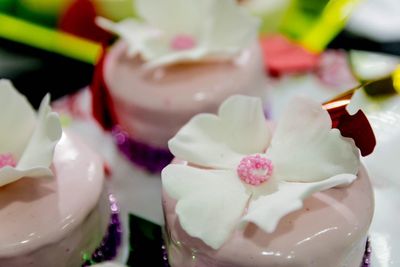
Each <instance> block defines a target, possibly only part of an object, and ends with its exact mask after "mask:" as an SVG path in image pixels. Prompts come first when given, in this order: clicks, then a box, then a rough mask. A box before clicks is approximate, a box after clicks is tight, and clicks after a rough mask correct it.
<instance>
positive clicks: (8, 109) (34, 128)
mask: <svg viewBox="0 0 400 267" xmlns="http://www.w3.org/2000/svg"><path fill="white" fill-rule="evenodd" d="M49 101H50V97H49V95H46V96H45V97H44V98H43V100H42V103H41V104H40V108H39V112H38V114H36V112H35V111H34V110H33V108H32V106H31V105H30V104H29V102H28V101H27V100H26V98H25V97H24V96H23V95H21V94H20V93H18V91H17V90H16V89H15V88H14V87H13V85H12V84H11V83H10V82H9V81H7V80H0V107H1V108H2V111H1V113H0V128H1V131H0V186H3V185H6V184H9V183H12V182H15V181H17V180H18V179H21V178H23V177H29V178H37V177H50V176H52V172H51V170H50V168H49V167H50V165H51V162H52V160H53V152H54V147H55V145H56V144H57V142H58V140H59V139H60V138H61V124H60V121H59V118H58V116H57V114H56V113H54V112H52V111H51V108H50V106H49Z"/></svg>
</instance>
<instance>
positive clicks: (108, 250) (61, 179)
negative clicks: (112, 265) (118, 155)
mask: <svg viewBox="0 0 400 267" xmlns="http://www.w3.org/2000/svg"><path fill="white" fill-rule="evenodd" d="M0 95H1V97H0V104H1V106H2V110H3V113H2V114H3V115H1V116H0V124H1V125H2V126H0V127H6V128H3V129H2V134H1V145H0V206H1V209H0V220H1V229H2V230H1V240H0V266H13V267H26V266H32V267H54V266H58V267H77V266H87V264H88V263H89V262H99V261H101V260H107V259H111V258H112V257H113V256H115V254H116V249H117V246H118V242H119V241H118V240H119V239H120V236H119V235H120V232H119V230H117V229H116V227H118V224H119V222H118V217H117V216H118V214H117V209H116V206H115V205H116V204H115V200H114V199H113V197H112V196H109V195H108V194H107V193H106V190H105V188H104V173H103V163H102V161H101V160H100V158H99V157H98V156H97V155H96V154H95V153H94V152H92V151H91V150H90V149H89V148H88V147H87V146H86V145H84V144H83V143H81V142H80V141H79V140H78V139H77V138H75V137H74V136H73V135H71V134H69V133H65V132H64V133H62V130H61V125H60V122H59V119H58V116H57V115H56V113H54V112H52V111H51V109H50V106H49V97H48V96H46V97H45V99H44V100H43V101H42V104H41V106H40V109H39V112H38V114H36V113H35V111H34V110H33V109H32V107H31V106H30V104H29V103H28V102H27V101H26V99H25V97H23V96H22V95H20V94H19V93H18V92H17V91H16V90H15V89H14V88H13V87H12V85H11V83H10V82H8V81H5V80H0ZM10 126H12V127H10ZM7 129H12V130H7ZM110 207H111V209H110ZM110 218H111V219H112V221H111V222H110ZM99 253H101V254H104V255H101V256H99Z"/></svg>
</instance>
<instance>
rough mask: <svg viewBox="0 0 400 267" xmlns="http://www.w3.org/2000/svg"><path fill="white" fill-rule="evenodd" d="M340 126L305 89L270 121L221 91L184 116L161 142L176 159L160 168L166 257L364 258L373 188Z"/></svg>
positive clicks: (256, 104) (333, 262)
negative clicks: (217, 100) (204, 109)
mask: <svg viewBox="0 0 400 267" xmlns="http://www.w3.org/2000/svg"><path fill="white" fill-rule="evenodd" d="M354 116H356V115H354ZM357 116H360V115H359V114H358V115H357ZM334 125H336V124H334ZM339 125H340V123H339ZM339 129H340V130H339ZM339 129H336V128H333V129H332V119H331V117H330V115H329V113H328V112H327V111H326V110H325V109H323V107H322V106H321V105H320V104H318V103H316V102H314V101H311V100H308V99H305V98H296V99H294V100H293V101H292V102H290V104H289V106H288V108H287V109H286V110H285V112H284V113H283V115H282V117H281V120H280V121H279V122H277V123H276V125H275V124H274V125H272V124H271V123H268V122H266V121H265V118H264V115H263V113H262V106H261V102H260V101H259V99H256V98H251V97H245V96H234V97H231V98H229V99H228V100H226V101H225V102H224V103H223V104H222V105H221V107H220V109H219V112H218V115H213V114H200V115H197V116H195V117H193V118H192V119H191V120H190V121H189V122H188V123H187V124H186V125H185V126H184V127H183V128H182V129H181V130H180V131H179V132H178V133H177V135H176V136H175V137H174V138H172V139H171V140H170V141H169V147H170V149H171V151H172V153H173V154H174V155H175V156H176V158H177V160H176V161H175V162H173V163H172V164H170V165H168V166H167V167H166V168H165V169H164V170H163V171H162V183H163V207H164V214H165V219H166V226H165V227H166V229H165V233H166V240H167V250H168V257H169V263H170V264H171V266H172V267H183V266H192V267H206V266H215V267H228V266H229V267H245V266H254V267H257V266H260V267H268V266H271V267H272V266H288V267H289V266H304V267H310V266H327V267H330V266H331V267H337V266H346V267H359V266H360V265H361V264H362V263H365V262H367V261H368V259H365V258H364V255H365V251H366V244H367V235H368V229H369V226H370V223H371V220H372V216H373V212H374V198H373V191H372V187H371V183H370V181H369V178H368V175H367V173H366V171H365V169H364V168H363V166H362V165H361V163H360V160H359V158H360V151H359V148H358V147H357V146H356V144H358V145H359V144H361V143H360V140H354V138H356V137H355V136H356V135H354V136H353V137H352V138H349V137H344V136H343V135H344V134H343V133H342V131H343V132H346V134H349V133H348V132H347V131H345V130H344V129H342V128H340V127H339ZM368 130H370V128H368ZM350 136H351V134H350ZM372 139H373V140H371V143H373V144H374V142H375V140H374V138H373V136H372ZM363 141H365V140H363ZM368 149H369V150H368V152H371V150H370V148H368ZM360 150H361V152H362V154H363V155H364V154H365V152H366V151H367V150H365V149H362V148H360ZM363 266H369V265H363Z"/></svg>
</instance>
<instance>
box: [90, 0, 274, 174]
mask: <svg viewBox="0 0 400 267" xmlns="http://www.w3.org/2000/svg"><path fill="white" fill-rule="evenodd" d="M136 10H137V12H138V14H139V17H141V19H142V20H134V19H126V20H123V21H121V22H118V23H114V22H111V21H109V20H106V19H104V18H99V19H98V24H99V25H100V26H102V27H103V28H105V29H108V30H110V31H111V32H114V33H116V34H118V35H119V36H120V38H119V40H118V41H117V42H116V43H115V44H114V45H113V46H112V47H111V48H110V49H108V50H106V53H105V55H104V57H103V59H102V61H101V62H100V63H99V65H98V70H97V74H96V76H95V81H94V83H93V86H92V89H93V97H94V114H95V116H96V118H97V119H98V120H99V121H100V123H101V124H102V125H103V126H104V127H105V128H109V129H112V130H113V133H114V136H115V137H116V139H117V143H118V145H119V147H120V149H121V150H122V152H123V153H124V154H125V155H126V156H127V157H128V158H129V159H130V160H131V161H133V162H134V163H136V164H138V165H140V166H142V167H144V168H145V169H147V170H149V171H152V172H157V171H160V170H161V169H162V167H164V166H165V165H166V164H168V163H169V161H170V160H171V159H172V155H171V154H170V153H169V151H168V148H167V141H168V140H169V139H170V138H171V137H172V136H173V135H174V134H175V133H176V132H177V131H178V129H179V128H180V127H181V126H182V125H183V124H185V123H186V122H187V121H188V120H189V119H190V118H191V117H192V116H194V115H195V114H197V113H200V112H215V111H216V110H217V108H218V106H219V104H220V103H221V102H222V101H223V100H225V99H226V98H227V97H229V96H230V95H232V94H244V95H251V96H258V97H261V98H262V99H265V96H266V93H267V82H266V75H265V73H264V66H263V57H262V54H261V50H260V46H259V43H258V38H257V31H258V25H259V22H258V20H257V19H256V18H254V17H252V16H251V15H249V14H248V13H247V12H246V11H245V10H244V9H243V8H242V7H240V6H238V5H237V4H236V1H234V0H221V1H213V0H207V1H194V0H193V1H187V0H185V1H181V0H169V1H157V0H139V1H136Z"/></svg>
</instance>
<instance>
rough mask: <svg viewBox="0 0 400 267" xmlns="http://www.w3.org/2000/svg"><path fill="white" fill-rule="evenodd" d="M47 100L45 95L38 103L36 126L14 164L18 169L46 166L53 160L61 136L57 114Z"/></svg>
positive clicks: (48, 99)
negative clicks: (20, 155)
mask: <svg viewBox="0 0 400 267" xmlns="http://www.w3.org/2000/svg"><path fill="white" fill-rule="evenodd" d="M49 102H50V96H49V95H46V96H45V97H44V98H43V100H42V103H41V104H40V108H39V114H38V121H37V125H36V128H35V130H34V132H33V134H32V136H31V138H30V140H29V143H28V145H27V147H26V149H25V151H24V153H23V154H22V157H21V159H20V160H19V162H18V164H17V166H16V169H18V170H21V171H27V170H29V169H33V170H34V169H37V168H48V167H49V166H50V164H51V162H52V160H53V153H54V148H55V146H56V144H57V142H58V140H60V138H61V134H62V129H61V123H60V120H59V118H58V115H57V113H55V112H52V111H51V108H50V105H49ZM35 173H36V172H35ZM40 173H41V172H40ZM29 176H30V177H33V176H36V175H33V174H31V175H29Z"/></svg>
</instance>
